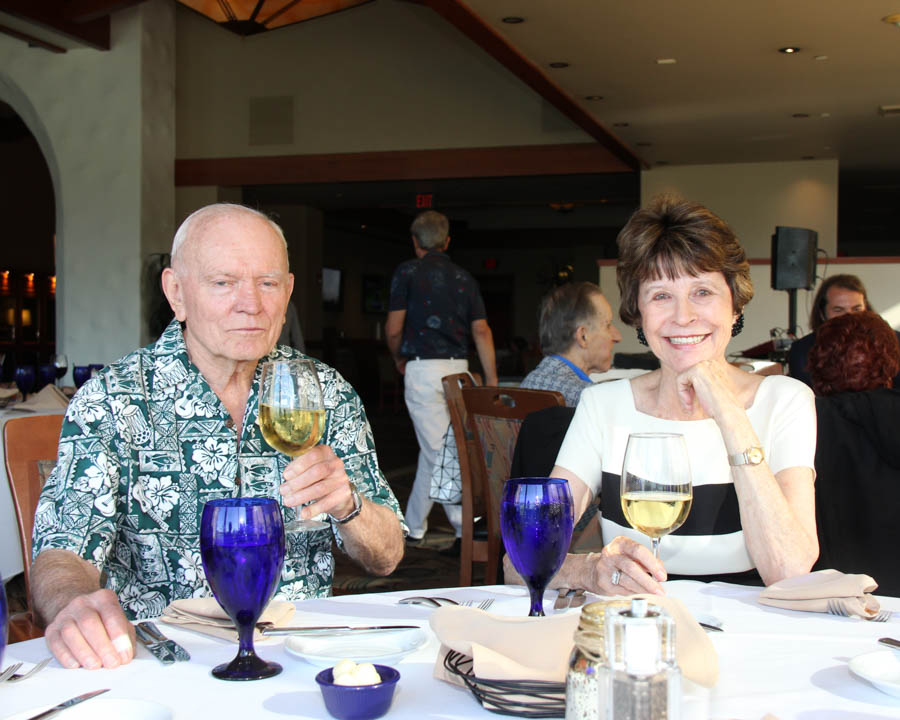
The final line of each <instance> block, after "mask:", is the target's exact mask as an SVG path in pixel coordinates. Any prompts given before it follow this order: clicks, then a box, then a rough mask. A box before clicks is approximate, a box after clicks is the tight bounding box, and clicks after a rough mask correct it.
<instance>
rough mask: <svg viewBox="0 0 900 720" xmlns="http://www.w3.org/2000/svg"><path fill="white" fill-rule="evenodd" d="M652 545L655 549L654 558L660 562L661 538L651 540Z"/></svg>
mask: <svg viewBox="0 0 900 720" xmlns="http://www.w3.org/2000/svg"><path fill="white" fill-rule="evenodd" d="M650 544H651V546H652V547H653V557H655V558H656V559H657V560H659V538H658V537H655V538H650Z"/></svg>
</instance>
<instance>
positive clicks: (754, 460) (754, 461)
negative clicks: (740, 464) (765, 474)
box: [747, 447, 763, 465]
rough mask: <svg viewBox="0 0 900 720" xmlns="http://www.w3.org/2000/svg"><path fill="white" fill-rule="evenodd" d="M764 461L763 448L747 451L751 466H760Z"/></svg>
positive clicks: (753, 448)
mask: <svg viewBox="0 0 900 720" xmlns="http://www.w3.org/2000/svg"><path fill="white" fill-rule="evenodd" d="M762 461H763V451H762V448H758V447H752V448H750V449H749V450H747V462H749V463H750V464H751V465H759V464H760V463H761V462H762Z"/></svg>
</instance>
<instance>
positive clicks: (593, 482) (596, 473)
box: [556, 387, 604, 497]
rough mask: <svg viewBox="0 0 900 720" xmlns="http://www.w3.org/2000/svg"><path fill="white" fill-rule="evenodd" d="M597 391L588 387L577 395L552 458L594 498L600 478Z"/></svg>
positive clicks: (600, 454) (601, 470)
mask: <svg viewBox="0 0 900 720" xmlns="http://www.w3.org/2000/svg"><path fill="white" fill-rule="evenodd" d="M601 390H602V388H600V387H589V388H585V390H584V391H583V392H582V393H581V399H580V400H579V402H578V406H577V407H576V408H575V416H574V417H573V418H572V422H571V423H570V425H569V430H568V432H566V437H565V438H564V439H563V442H562V446H561V447H560V449H559V454H558V455H557V456H556V464H557V465H559V466H560V467H564V468H565V469H566V470H569V471H570V472H573V473H575V474H576V475H577V476H578V477H579V478H580V479H581V480H582V482H584V484H585V485H587V486H588V488H590V491H591V493H592V494H593V496H594V497H597V496H598V495H599V494H600V485H601V481H602V479H603V457H602V452H601V447H602V444H601V442H602V434H603V429H604V428H603V419H602V418H601V413H600V412H599V410H600V408H601V403H600V401H599V396H600V395H601V394H602V392H600V391H601Z"/></svg>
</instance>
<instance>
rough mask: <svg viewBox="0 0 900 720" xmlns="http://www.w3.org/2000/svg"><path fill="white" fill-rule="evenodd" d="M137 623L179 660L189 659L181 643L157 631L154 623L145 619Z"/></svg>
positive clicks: (188, 654)
mask: <svg viewBox="0 0 900 720" xmlns="http://www.w3.org/2000/svg"><path fill="white" fill-rule="evenodd" d="M138 625H139V626H140V627H142V628H143V629H144V630H146V631H147V633H148V634H149V635H150V637H152V638H153V639H154V640H155V641H156V642H159V643H162V644H163V645H165V646H166V648H167V649H168V650H169V652H171V653H172V654H173V655H174V656H175V659H176V660H178V661H179V662H184V661H186V660H190V659H191V655H190V653H189V652H188V651H187V650H185V649H184V648H183V647H181V645H179V644H178V643H177V642H175V641H174V640H169V638H167V637H166V636H165V635H163V634H162V633H161V632H160V631H159V628H158V627H156V625H155V624H154V623H152V622H150V621H148V620H145V621H144V622H140V623H138Z"/></svg>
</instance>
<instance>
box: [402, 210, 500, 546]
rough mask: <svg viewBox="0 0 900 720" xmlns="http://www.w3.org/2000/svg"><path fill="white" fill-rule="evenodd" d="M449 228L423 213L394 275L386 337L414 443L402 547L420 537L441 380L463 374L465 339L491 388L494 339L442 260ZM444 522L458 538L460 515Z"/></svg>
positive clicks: (441, 422)
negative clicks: (411, 252)
mask: <svg viewBox="0 0 900 720" xmlns="http://www.w3.org/2000/svg"><path fill="white" fill-rule="evenodd" d="M449 231H450V223H449V221H448V220H447V217H446V216H445V215H442V214H441V213H439V212H435V211H433V210H428V211H426V212H423V213H421V214H420V215H418V216H417V217H416V219H415V220H414V221H413V223H412V225H411V226H410V232H411V233H412V241H413V247H414V248H415V253H416V259H415V260H407V261H406V262H404V263H402V264H401V265H400V266H399V267H398V268H397V270H396V271H395V272H394V277H393V278H392V280H391V297H390V303H389V306H388V317H387V323H386V324H385V336H386V338H385V339H386V340H387V345H388V348H389V349H390V351H391V355H392V356H393V358H394V363H395V365H396V366H397V370H398V371H399V372H400V373H401V374H402V375H404V385H405V392H404V397H405V399H406V407H407V409H408V410H409V415H410V417H411V418H412V421H413V426H414V427H415V430H416V438H417V439H418V441H419V462H418V466H417V468H416V479H415V481H414V483H413V488H412V493H411V494H410V497H409V502H408V503H407V506H406V513H405V515H406V522H407V525H408V526H409V538H408V540H409V541H412V542H416V541H418V540H421V539H422V538H423V537H425V531H426V530H427V529H428V513H429V511H430V510H431V506H432V504H433V503H432V500H431V499H430V498H429V490H430V487H431V472H432V467H433V465H434V461H435V457H436V456H437V452H438V450H439V449H440V447H441V441H442V439H443V437H444V433H445V432H446V431H447V428H448V427H449V425H450V412H449V410H448V409H447V401H446V400H445V398H444V391H443V387H442V386H441V378H443V377H444V376H445V375H452V374H454V373H460V372H465V371H466V370H467V369H468V362H467V360H466V358H467V356H468V350H469V338H470V337H471V338H472V340H473V341H474V342H475V348H476V349H477V351H478V358H479V360H480V361H481V367H482V370H483V371H484V382H485V385H496V384H497V365H496V360H495V356H494V339H493V335H492V334H491V328H490V327H489V326H488V323H487V319H486V313H485V310H484V301H483V300H482V298H481V293H480V292H479V290H478V284H477V283H476V282H475V278H473V277H472V275H471V274H469V273H468V272H467V271H465V270H463V269H462V268H461V267H459V266H458V265H455V264H454V263H453V262H451V260H450V258H449V257H447V255H446V250H447V246H448V245H449V244H450V235H449ZM444 510H445V512H446V513H447V518H448V519H449V520H450V523H451V525H453V528H454V530H455V531H456V537H457V544H458V542H459V540H458V539H459V538H460V536H461V533H462V528H461V524H462V508H461V506H459V505H444Z"/></svg>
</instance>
